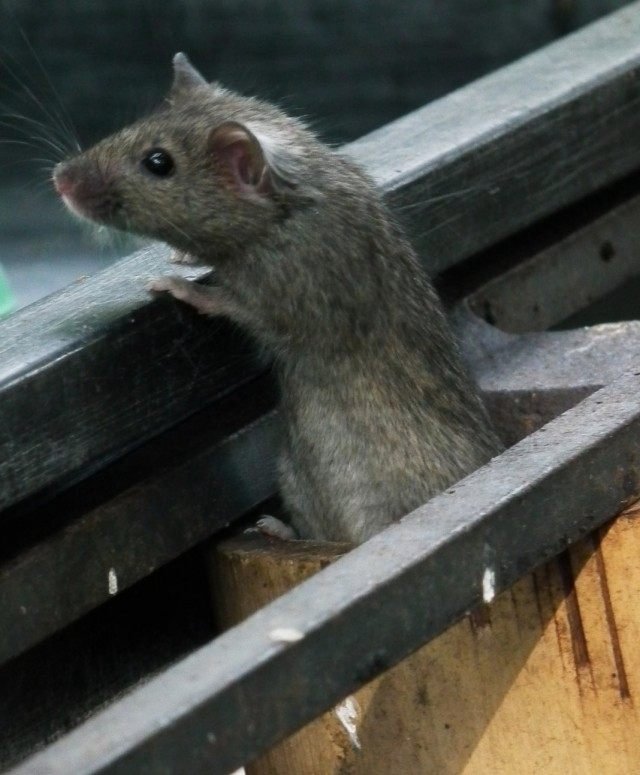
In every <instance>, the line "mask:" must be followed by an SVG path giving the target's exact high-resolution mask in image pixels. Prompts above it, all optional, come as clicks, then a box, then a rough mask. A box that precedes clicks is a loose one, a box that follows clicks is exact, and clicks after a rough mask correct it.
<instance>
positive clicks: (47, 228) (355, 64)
mask: <svg viewBox="0 0 640 775" xmlns="http://www.w3.org/2000/svg"><path fill="white" fill-rule="evenodd" d="M625 4H626V3H625V2H624V0H527V2H524V1H523V0H519V1H518V2H516V1H515V0H512V2H507V1H506V0H449V1H448V2H445V1H444V0H414V1H413V2H412V1H410V0H165V2H163V3H162V4H160V3H157V2H151V0H127V1H126V2H125V0H92V2H90V3H88V2H85V1H83V0H66V1H65V2H55V1H54V0H13V1H11V0H0V315H1V314H3V311H4V312H5V313H6V312H7V311H8V310H9V309H16V308H19V307H20V306H24V305H26V304H28V303H31V302H32V301H34V300H36V299H38V298H41V297H42V296H44V295H46V294H48V293H51V292H52V291H54V290H56V289H58V288H61V287H64V286H65V285H67V284H68V283H70V282H73V281H74V280H76V279H77V278H80V277H82V276H85V275H88V274H91V273H93V272H95V271H97V270H99V269H100V268H102V267H104V266H105V265H107V264H108V263H110V262H111V261H113V260H114V259H115V258H117V257H119V256H122V255H125V254H126V253H128V252H130V251H131V249H132V248H133V247H134V245H133V243H132V242H131V241H129V240H127V239H124V238H121V237H115V238H114V237H111V238H109V237H105V235H104V234H96V233H94V232H92V231H91V230H90V229H88V228H87V227H85V226H82V225H81V224H79V223H78V222H76V221H75V220H74V219H73V218H72V217H71V216H70V215H69V214H68V213H66V212H65V211H64V208H63V207H62V206H61V205H60V203H59V202H58V201H57V199H56V196H55V194H54V193H53V190H52V188H51V185H50V182H49V175H50V169H51V167H52V166H53V163H54V162H55V161H57V160H59V159H60V158H62V155H63V153H62V152H61V151H60V150H59V148H58V146H59V145H61V144H63V145H64V144H68V143H69V141H70V140H72V136H73V135H76V136H77V138H78V140H79V142H80V143H81V145H82V146H87V145H89V144H91V143H92V142H93V141H94V140H96V139H98V138H99V137H100V136H102V135H104V134H107V133H109V132H110V131H112V130H114V129H117V128H119V127H120V126H122V125H123V124H125V123H128V122H129V121H131V120H132V119H134V118H135V117H137V116H140V115H141V114H143V113H145V112H148V111H149V110H151V109H152V108H153V107H154V105H156V104H157V103H158V101H159V100H160V99H161V98H162V96H163V94H164V92H165V90H166V89H167V87H168V85H169V82H170V79H171V64H170V63H171V56H172V55H173V54H174V53H175V52H176V51H180V50H183V51H185V52H187V53H188V55H189V56H190V58H191V60H192V61H193V63H194V64H195V65H196V67H198V69H200V70H201V71H202V73H203V74H204V75H205V76H206V77H207V78H210V79H214V78H216V79H219V80H221V81H222V82H223V83H224V84H225V85H227V86H230V87H233V88H235V89H237V90H239V91H242V92H245V93H249V94H256V95H259V96H261V97H263V98H267V99H271V100H274V101H276V102H277V103H279V104H280V105H281V106H282V107H284V108H285V109H286V110H287V111H289V112H290V113H293V114H295V115H298V116H304V117H305V118H307V119H308V120H310V122H311V124H312V125H313V126H314V127H315V129H316V130H317V131H318V132H319V134H320V135H321V136H322V137H323V138H324V139H325V140H327V141H329V142H331V143H343V142H346V141H348V140H351V139H355V138H357V137H359V136H360V135H362V134H364V133H366V132H368V131H370V130H372V129H375V128H377V127H378V126H380V125H382V124H384V123H386V122H388V121H390V120H392V119H394V118H397V117H398V116H401V115H403V114H404V113H407V112H408V111H410V110H412V109H414V108H417V107H420V106H422V105H424V104H425V103H427V102H429V101H431V100H433V99H436V98H437V97H439V96H442V95H443V94H446V93H447V92H449V91H451V90H453V89H455V88H457V87H459V86H461V85H463V84H465V83H468V82H469V81H472V80H474V79H475V78H478V77H479V76H481V75H484V74H486V73H488V72H490V71H491V70H494V69H496V68H498V67H501V66H503V65H505V64H507V63H508V62H510V61H513V60H515V59H517V58H519V57H520V56H522V55H524V54H526V53H528V52H530V51H532V50H534V49H537V48H539V47H540V46H543V45H545V44H546V43H548V42H550V41H552V40H553V39H555V38H558V37H560V36H562V35H564V34H566V33H568V32H571V31H572V30H574V29H577V28H578V27H580V26H582V25H584V24H586V23H588V22H589V21H592V20H594V19H595V18H597V17H599V16H602V15H604V14H606V13H609V12H611V11H614V10H616V9H617V8H619V7H621V6H623V5H625ZM558 77H561V74H560V73H559V74H558ZM484 109H485V110H489V111H490V110H491V106H490V105H486V106H484Z"/></svg>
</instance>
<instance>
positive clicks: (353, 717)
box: [335, 697, 360, 750]
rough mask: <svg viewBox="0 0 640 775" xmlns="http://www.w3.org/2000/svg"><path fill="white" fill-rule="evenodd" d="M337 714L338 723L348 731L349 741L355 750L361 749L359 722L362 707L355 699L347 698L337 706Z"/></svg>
mask: <svg viewBox="0 0 640 775" xmlns="http://www.w3.org/2000/svg"><path fill="white" fill-rule="evenodd" d="M335 714H336V716H337V717H338V721H339V722H340V723H341V724H342V726H343V727H344V728H345V729H346V730H347V734H348V735H349V739H350V740H351V744H352V745H353V747H354V748H357V749H358V750H359V749H360V740H359V738H358V727H357V722H358V719H359V717H360V706H359V705H358V701H357V700H356V698H355V697H347V699H346V700H345V701H344V702H341V703H340V705H338V706H336V709H335Z"/></svg>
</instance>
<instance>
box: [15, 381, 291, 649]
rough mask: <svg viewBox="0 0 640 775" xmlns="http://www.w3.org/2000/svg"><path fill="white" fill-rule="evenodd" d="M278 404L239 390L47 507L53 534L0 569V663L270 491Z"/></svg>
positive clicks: (29, 538)
mask: <svg viewBox="0 0 640 775" xmlns="http://www.w3.org/2000/svg"><path fill="white" fill-rule="evenodd" d="M256 394H257V395H256ZM274 400H275V398H274V395H273V389H272V386H271V385H269V384H268V382H267V381H266V380H264V379H263V380H262V381H258V383H256V384H255V385H251V386H250V388H245V389H244V390H242V389H239V390H237V391H236V392H235V393H234V395H233V396H229V397H227V398H226V399H223V400H222V401H220V402H217V403H215V404H214V405H213V406H212V407H211V408H210V409H209V410H206V411H202V412H199V413H198V414H197V415H195V416H194V417H193V418H190V419H189V420H187V421H185V422H184V423H182V424H181V425H179V426H177V427H176V428H174V429H173V430H172V431H171V432H169V433H168V434H166V435H165V437H164V438H163V439H162V440H161V441H160V443H154V442H150V443H148V444H147V445H145V446H144V447H142V448H141V449H140V450H138V451H136V452H135V453H134V454H132V455H129V456H128V457H125V458H123V459H122V460H121V461H119V462H118V463H116V464H114V465H112V466H111V467H108V468H107V469H106V470H105V471H103V472H102V474H101V475H100V476H99V477H93V479H91V480H89V481H88V482H87V483H86V486H84V487H78V488H76V489H75V490H74V491H73V492H72V493H71V494H70V496H67V497H62V498H58V499H56V500H54V501H53V502H52V503H51V504H49V505H48V507H47V509H46V512H45V513H43V514H41V515H40V516H41V521H43V522H45V521H48V522H50V523H51V525H50V527H51V532H50V533H45V534H40V535H39V534H36V536H35V537H34V536H33V535H32V534H31V533H30V532H29V531H25V535H24V536H23V540H22V542H21V544H22V548H21V550H20V551H18V552H17V553H16V554H15V555H14V556H13V557H11V558H10V559H8V560H6V561H5V562H4V563H1V564H0V664H2V663H3V662H5V661H7V660H8V659H10V658H11V657H14V656H16V655H17V654H20V653H22V652H23V651H25V650H26V649H28V648H30V647H31V646H33V645H34V644H35V643H38V642H39V641H40V640H42V639H43V638H45V637H47V636H49V635H51V634H52V633H54V632H56V631H57V630H60V629H61V628H63V627H64V626H65V625H67V624H68V623H69V622H72V621H74V620H75V619H77V618H78V617H80V616H81V615H82V614H84V613H86V612H87V611H89V610H91V609H92V608H95V607H96V606H98V605H100V604H101V603H103V602H105V601H106V600H108V599H110V598H112V597H113V596H114V595H116V594H118V593H121V592H122V591H123V590H125V589H127V588H128V587H130V586H131V585H132V584H134V583H135V582H137V581H139V580H140V579H141V578H143V577H144V576H147V575H149V574H150V573H152V572H153V571H154V570H156V569H157V568H159V567H160V566H162V565H163V564H165V563H167V562H169V561H170V560H173V559H174V558H175V557H177V556H179V555H180V554H182V553H183V552H185V551H187V550H188V549H190V548H191V547H193V546H195V545H196V544H197V543H199V542H200V541H203V540H204V539H206V538H208V537H209V536H210V535H211V534H212V533H214V532H215V531H217V530H220V529H221V528H223V527H225V526H226V525H227V524H228V523H229V522H230V521H232V520H235V519H238V518H239V517H241V516H242V515H244V514H246V513H247V511H249V510H251V509H252V508H254V507H255V506H257V505H258V504H259V503H261V502H262V501H264V500H265V499H267V498H269V497H270V496H271V495H273V493H274V488H275V479H276V472H275V466H276V450H277V449H278V447H279V432H280V427H279V423H278V421H277V416H276V414H275V412H274V411H270V410H272V408H273V404H274ZM17 532H20V531H17ZM8 543H9V542H8V541H7V542H6V543H5V547H6V546H7V544H8ZM43 590H46V594H43Z"/></svg>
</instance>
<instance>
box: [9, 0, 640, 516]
mask: <svg viewBox="0 0 640 775" xmlns="http://www.w3.org/2000/svg"><path fill="white" fill-rule="evenodd" d="M593 51H597V52H598V56H593V55H592V54H593ZM639 70H640V4H639V3H633V4H631V5H630V6H629V7H628V8H625V9H623V10H622V11H620V12H619V13H617V14H614V15H612V16H611V17H609V18H607V19H606V20H605V21H602V22H599V23H596V24H595V25H593V26H591V27H589V28H587V29H586V30H584V31H582V32H580V33H578V34H576V35H575V36H570V37H568V38H566V39H564V40H563V41H562V42H560V43H558V44H554V45H552V46H551V47H549V48H547V49H545V51H543V52H538V53H536V54H534V55H531V56H530V57H528V58H527V59H525V60H522V61H521V62H518V63H516V64H514V65H511V66H509V67H507V68H505V69H504V70H502V71H499V72H497V73H494V74H492V75H491V76H487V77H486V78H485V79H483V80H482V81H480V82H478V83H476V84H473V85H471V86H469V87H466V88H465V89H463V90H461V91H459V92H456V93H455V94H453V95H450V96H449V97H446V98H444V99H443V100H440V101H438V102H436V103H433V104H432V105H430V106H427V107H426V108H424V109H422V110H420V111H418V112H416V113H414V114H412V115H410V116H407V117H406V118H404V119H401V120H400V121H398V122H396V123H394V124H392V125H390V126H389V127H387V128H385V129H383V130H380V131H378V132H375V133H373V134H372V135H370V136H369V137H367V138H363V140H361V141H358V142H357V143H354V144H351V145H350V146H348V147H347V148H346V150H347V152H349V153H351V154H352V155H354V156H355V157H357V158H358V159H359V160H360V161H361V162H362V163H363V164H364V166H365V167H366V168H367V169H368V170H369V171H370V172H371V174H372V175H373V176H374V178H375V179H376V180H377V182H378V183H379V185H380V186H381V188H382V189H383V190H384V191H385V192H386V193H387V195H388V196H389V197H390V199H391V201H393V202H395V203H396V204H398V205H399V206H400V207H402V208H404V213H405V216H406V218H407V219H408V221H409V222H410V223H412V224H413V225H414V226H417V227H418V228H419V229H422V230H424V229H425V224H426V230H425V231H424V233H423V235H422V237H420V236H419V235H418V243H419V244H420V246H421V247H422V249H423V251H424V257H425V261H426V264H427V266H428V267H429V268H430V270H431V271H433V272H435V271H439V270H441V269H443V268H445V267H447V266H451V265H452V264H453V263H456V262H458V261H461V260H462V259H464V258H465V257H467V256H468V255H469V253H470V252H473V251H476V250H479V249H480V248H482V247H484V246H486V245H488V244H491V243H493V242H495V241H496V240H498V239H502V238H503V237H506V236H508V235H509V234H512V233H513V232H515V231H516V230H518V229H521V228H522V227H523V226H526V225H528V224H531V223H533V222H535V221H536V220H537V219H539V218H540V217H542V216H544V215H547V214H548V213H550V212H553V211H555V210H557V209H558V208H559V207H562V206H563V205H566V204H568V203H569V202H572V201H575V200H577V199H580V198H582V197H584V196H585V195H587V194H588V193H590V192H592V191H594V190H595V189H596V188H598V187H599V186H602V185H604V184H605V183H608V182H611V181H612V180H615V179H616V178H618V177H620V176H621V175H623V174H625V173H627V172H629V171H631V170H632V169H634V168H637V167H638V166H640V149H639V147H638V144H637V143H636V142H635V138H636V137H637V136H638V135H640V111H639V110H637V102H638V95H639V94H640V79H639V78H638V72H639ZM558 73H562V74H563V75H562V78H558ZM611 116H615V117H616V120H615V121H613V120H611ZM587 128H588V129H587ZM568 149H569V150H568ZM164 255H166V254H162V253H156V252H154V251H150V252H146V253H144V254H138V255H136V256H134V257H131V258H129V259H125V260H124V261H122V262H120V263H119V264H116V265H115V266H114V267H113V268H111V269H109V270H107V271H106V272H104V273H101V274H100V275H97V276H96V277H93V278H90V279H89V280H87V281H86V282H84V283H82V284H80V285H77V286H75V287H73V288H70V289H68V290H66V291H64V292H63V293H62V294H59V295H57V296H56V297H53V298H50V299H48V300H45V301H43V302H42V303H40V304H37V305H35V306H33V307H30V308H29V309H27V310H24V311H23V312H20V313H18V314H16V315H14V316H13V317H11V318H10V319H8V320H5V321H3V322H2V323H0V362H1V363H2V366H1V367H0V509H2V508H4V509H6V508H7V507H9V506H10V505H12V504H15V503H17V502H19V501H21V500H23V499H26V498H28V497H29V496H33V495H34V494H35V493H38V492H39V491H42V490H43V489H45V488H55V487H61V486H62V485H63V484H67V483H69V482H70V481H73V480H74V479H75V478H78V477H80V476H85V475H86V474H87V472H89V471H91V470H93V469H95V468H97V467H100V466H103V465H104V464H105V463H106V462H107V461H109V460H110V459H113V458H114V457H116V456H119V455H121V454H122V453H123V452H124V451H126V450H127V449H129V448H131V447H132V446H133V445H135V444H139V443H141V442H142V441H144V440H145V439H147V438H149V437H150V436H152V435H154V434H156V433H157V432H159V431H160V430H162V429H163V428H166V427H169V426H170V425H172V424H174V423H175V422H177V421H179V420H180V419H182V418H184V417H185V416H187V415H188V414H190V413H192V412H194V411H196V410H197V409H199V408H200V407H202V406H203V404H204V403H206V401H207V400H209V399H211V398H213V397H215V396H216V395H219V394H220V393H222V392H225V391H226V390H229V389H231V387H233V386H234V385H237V384H238V383H240V382H242V381H244V380H246V379H249V378H251V377H253V376H255V375H256V373H258V371H259V370H260V367H259V366H258V365H257V364H256V363H255V361H254V360H252V359H251V357H250V356H249V355H248V353H249V350H248V348H247V347H246V345H245V344H242V343H241V342H242V340H241V339H240V338H236V337H235V336H232V335H231V333H230V329H229V328H228V327H226V326H224V324H223V323H221V322H220V321H217V320H216V321H203V320H197V319H196V318H195V317H194V316H192V315H190V314H189V312H188V311H185V310H181V309H179V308H178V306H177V305H175V304H171V303H170V302H168V301H166V300H165V301H156V302H152V301H150V300H149V299H148V298H147V297H146V295H145V292H144V283H145V281H146V280H147V279H148V277H149V276H150V275H153V274H156V273H158V272H162V271H163V270H166V265H165V264H164V260H163V256H164ZM196 320H197V322H196ZM0 518H1V519H3V521H4V515H2V516H0Z"/></svg>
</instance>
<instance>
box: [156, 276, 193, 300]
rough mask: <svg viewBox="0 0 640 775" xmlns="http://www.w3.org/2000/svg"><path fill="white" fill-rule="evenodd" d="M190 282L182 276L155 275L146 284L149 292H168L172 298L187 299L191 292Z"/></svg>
mask: <svg viewBox="0 0 640 775" xmlns="http://www.w3.org/2000/svg"><path fill="white" fill-rule="evenodd" d="M192 284H193V283H192V282H191V281H190V280H185V279H184V277H175V276H173V275H172V276H169V277H156V278H155V279H154V280H151V282H150V283H148V284H147V290H148V291H150V292H151V293H170V294H171V295H172V296H173V297H174V299H180V300H181V301H188V300H189V298H190V297H191V294H192V290H191V286H192Z"/></svg>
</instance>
